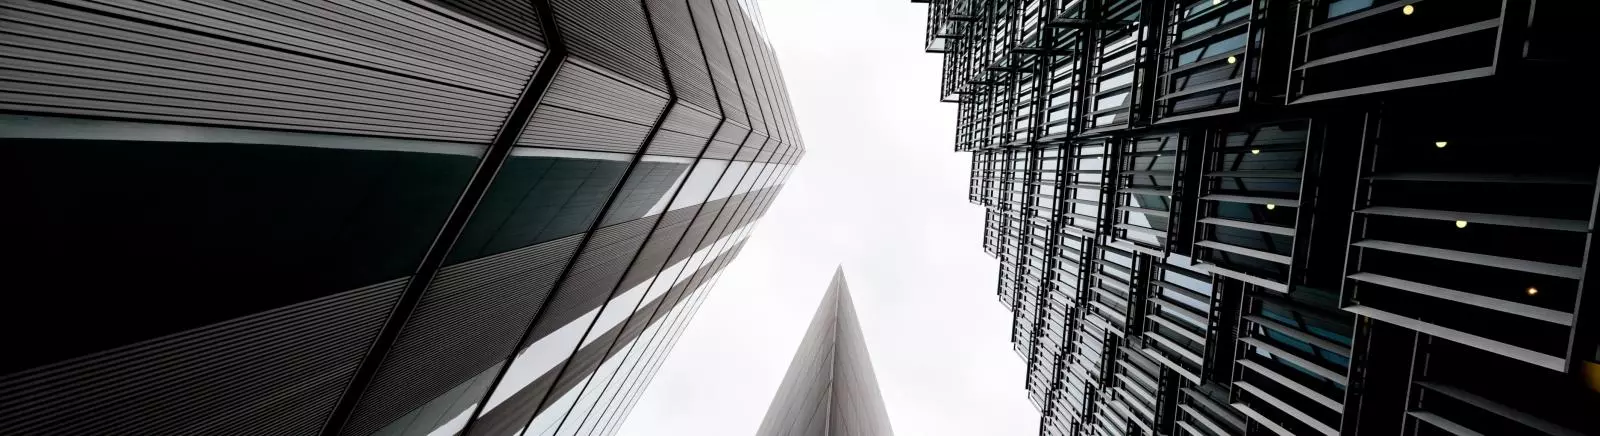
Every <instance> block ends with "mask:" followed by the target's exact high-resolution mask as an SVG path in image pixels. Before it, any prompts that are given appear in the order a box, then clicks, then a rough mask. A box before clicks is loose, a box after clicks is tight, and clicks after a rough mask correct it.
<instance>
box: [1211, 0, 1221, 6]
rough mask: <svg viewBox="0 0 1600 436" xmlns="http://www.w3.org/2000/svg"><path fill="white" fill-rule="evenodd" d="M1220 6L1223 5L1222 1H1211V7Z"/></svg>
mask: <svg viewBox="0 0 1600 436" xmlns="http://www.w3.org/2000/svg"><path fill="white" fill-rule="evenodd" d="M1220 4H1222V0H1211V5H1212V6H1216V5H1220Z"/></svg>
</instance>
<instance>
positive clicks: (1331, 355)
mask: <svg viewBox="0 0 1600 436" xmlns="http://www.w3.org/2000/svg"><path fill="white" fill-rule="evenodd" d="M920 3H927V4H928V6H929V17H928V27H927V35H926V39H925V42H926V47H925V48H926V50H927V51H929V52H934V53H941V54H943V59H944V70H943V82H942V85H941V88H942V89H941V90H940V96H941V98H942V99H943V101H947V102H952V103H956V104H957V107H958V109H957V114H958V117H957V118H958V125H957V126H956V141H955V149H956V150H957V151H963V152H970V153H971V154H972V173H971V176H972V185H971V192H970V199H971V201H972V202H974V203H976V204H980V205H983V206H984V207H985V208H986V209H987V224H986V227H985V229H984V233H983V246H984V249H985V251H987V252H988V253H989V254H991V255H993V256H996V257H998V258H999V260H1000V273H999V286H998V297H999V299H1000V301H1001V303H1002V304H1003V305H1004V307H1005V308H1006V309H1007V310H1009V311H1012V313H1013V314H1014V315H1015V316H1014V319H1015V322H1014V327H1013V334H1012V342H1013V343H1014V345H1015V349H1016V352H1017V353H1018V355H1020V356H1021V357H1022V358H1023V359H1024V360H1026V361H1027V363H1028V374H1027V377H1026V379H1025V382H1024V386H1025V388H1026V389H1027V392H1028V395H1029V398H1030V399H1031V400H1032V402H1033V404H1034V405H1035V406H1036V407H1038V408H1039V410H1040V411H1042V412H1043V415H1042V416H1043V418H1042V422H1041V434H1045V435H1122V434H1138V435H1152V434H1156V435H1244V434H1249V435H1257V434H1275V435H1283V436H1294V435H1329V436H1332V435H1356V434H1364V435H1392V434H1406V435H1477V434H1508V435H1509V434H1516V435H1532V434H1548V435H1578V434H1597V433H1600V420H1597V419H1595V417H1594V414H1595V412H1596V411H1600V401H1597V399H1596V398H1597V395H1600V364H1597V363H1596V361H1600V355H1597V354H1600V349H1597V347H1596V336H1597V328H1600V315H1597V314H1596V313H1597V312H1600V294H1596V292H1597V291H1595V290H1594V289H1593V288H1594V286H1593V285H1592V284H1591V282H1592V280H1590V278H1591V277H1592V276H1593V275H1594V273H1593V272H1592V271H1594V270H1591V269H1589V268H1588V267H1589V266H1590V265H1593V262H1591V260H1593V259H1594V256H1593V255H1594V254H1595V251H1594V250H1595V248H1594V245H1595V244H1594V241H1593V231H1594V227H1595V210H1596V209H1595V206H1596V198H1597V197H1596V196H1597V191H1596V179H1597V176H1600V152H1596V151H1595V150H1594V148H1593V147H1592V146H1590V145H1588V144H1587V143H1586V142H1587V141H1586V140H1584V139H1580V138H1583V137H1585V135H1586V133H1587V130H1588V129H1586V128H1585V127H1586V126H1585V124H1586V123H1587V122H1588V121H1589V120H1588V119H1587V118H1588V117H1586V116H1585V111H1586V109H1580V108H1582V107H1584V105H1585V104H1587V103H1586V102H1587V101H1590V100H1589V99H1590V98H1592V97H1593V92H1592V90H1590V89H1587V88H1589V87H1587V86H1585V85H1582V83H1585V80H1584V79H1583V78H1584V77H1586V75H1585V74H1586V70H1584V69H1583V67H1580V66H1578V64H1577V61H1578V60H1579V59H1583V58H1585V57H1587V56H1586V55H1588V54H1590V51H1585V49H1584V48H1583V47H1587V46H1588V43H1587V42H1586V41H1589V40H1591V39H1592V38H1588V37H1587V35H1583V34H1582V33H1581V30H1580V29H1582V28H1584V27H1585V26H1586V25H1587V23H1586V22H1585V21H1584V20H1583V19H1582V18H1579V17H1584V16H1585V14H1584V13H1581V12H1580V11H1578V10H1577V5H1578V3H1577V2H1544V1H1540V2H1533V1H1526V0H1523V1H1517V0H1463V1H1450V2H1423V1H1410V2H1407V1H1393V0H1304V1H1278V0H989V1H979V0H971V1H964V0H931V1H926V0H925V1H921V2H920Z"/></svg>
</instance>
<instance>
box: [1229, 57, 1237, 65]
mask: <svg viewBox="0 0 1600 436" xmlns="http://www.w3.org/2000/svg"><path fill="white" fill-rule="evenodd" d="M1228 63H1230V64H1234V63H1239V58H1237V57H1233V56H1228Z"/></svg>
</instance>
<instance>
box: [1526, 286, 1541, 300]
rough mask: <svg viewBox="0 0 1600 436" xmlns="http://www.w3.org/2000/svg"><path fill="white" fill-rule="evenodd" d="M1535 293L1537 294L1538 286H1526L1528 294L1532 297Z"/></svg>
mask: <svg viewBox="0 0 1600 436" xmlns="http://www.w3.org/2000/svg"><path fill="white" fill-rule="evenodd" d="M1535 295H1539V288H1535V287H1532V286H1529V287H1528V296H1529V297H1532V296H1535Z"/></svg>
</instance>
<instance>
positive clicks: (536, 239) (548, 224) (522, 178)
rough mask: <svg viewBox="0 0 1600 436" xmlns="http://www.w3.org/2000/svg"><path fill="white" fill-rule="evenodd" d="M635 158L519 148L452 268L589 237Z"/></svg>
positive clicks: (475, 218)
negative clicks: (539, 245)
mask: <svg viewBox="0 0 1600 436" xmlns="http://www.w3.org/2000/svg"><path fill="white" fill-rule="evenodd" d="M632 161H633V155H628V154H622V153H602V152H593V151H573V150H555V149H540V148H526V147H519V148H517V149H516V150H514V151H512V155H511V157H510V158H509V159H507V161H506V163H505V166H503V167H501V169H500V173H499V174H498V175H496V176H495V180H494V183H493V184H491V185H490V186H489V190H488V192H486V193H485V194H484V198H483V201H481V202H480V203H478V208H477V210H476V211H475V212H473V214H472V219H471V220H470V221H468V222H467V226H466V228H465V229H464V230H462V233H461V237H460V239H458V240H457V242H456V245H455V249H454V250H452V251H451V252H450V256H449V258H448V260H447V261H446V262H447V263H458V262H461V261H465V260H468V259H475V258H479V257H483V256H488V255H491V254H495V253H501V252H505V251H510V250H514V249H517V248H522V247H526V246H529V245H533V244H537V243H540V242H544V241H549V240H552V239H556V238H560V237H564V236H569V235H573V234H577V233H579V232H584V231H587V230H588V229H589V228H590V227H591V226H592V225H593V223H594V220H596V219H598V218H599V216H600V213H601V209H602V208H604V207H605V204H606V200H607V199H609V198H610V196H611V193H612V191H614V190H615V189H616V187H617V184H618V183H621V182H622V177H623V174H624V173H626V172H627V170H628V166H629V165H630V164H631V163H632Z"/></svg>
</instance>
